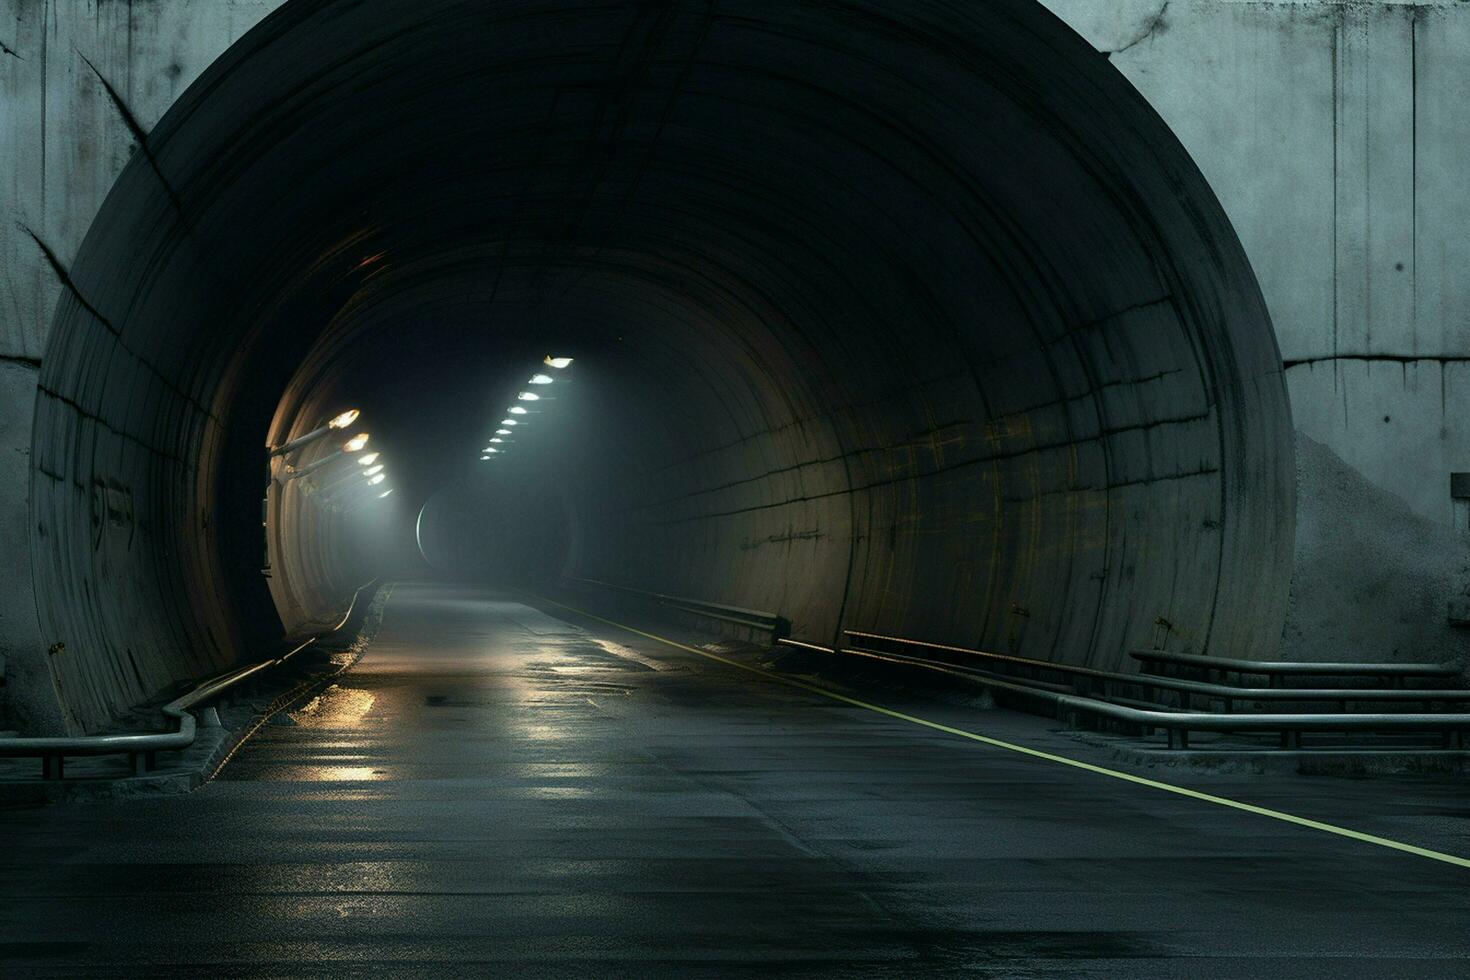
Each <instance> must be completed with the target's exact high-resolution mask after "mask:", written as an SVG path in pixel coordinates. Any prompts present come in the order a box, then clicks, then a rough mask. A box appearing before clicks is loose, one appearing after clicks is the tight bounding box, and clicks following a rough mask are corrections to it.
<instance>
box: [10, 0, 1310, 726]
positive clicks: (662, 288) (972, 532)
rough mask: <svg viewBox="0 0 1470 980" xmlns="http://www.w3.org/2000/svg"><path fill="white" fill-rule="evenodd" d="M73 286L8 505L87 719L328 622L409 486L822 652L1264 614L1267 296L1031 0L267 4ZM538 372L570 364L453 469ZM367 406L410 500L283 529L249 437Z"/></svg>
mask: <svg viewBox="0 0 1470 980" xmlns="http://www.w3.org/2000/svg"><path fill="white" fill-rule="evenodd" d="M921 65H922V68H920V67H917V66H921ZM71 280H72V282H73V284H74V287H75V288H74V290H73V291H72V292H70V293H69V294H68V295H67V296H66V297H65V298H64V299H63V300H62V303H61V305H60V307H59V308H58V312H57V322H56V326H55V329H54V330H53V332H52V335H51V337H52V339H51V342H50V346H49V348H48V351H47V356H46V357H45V359H44V361H43V368H42V377H41V390H42V394H41V396H40V401H39V404H38V410H37V421H36V430H35V442H34V451H33V453H32V463H33V484H32V486H33V513H34V516H35V519H36V520H35V525H36V526H35V531H34V537H33V561H34V564H35V569H36V572H35V574H36V577H37V594H38V596H39V597H40V599H39V601H40V604H41V609H40V614H41V620H42V622H43V624H45V626H46V627H47V628H48V629H49V630H50V631H51V632H53V633H54V635H55V636H56V637H57V638H58V639H61V638H65V643H66V648H67V650H68V651H69V655H68V656H67V657H66V658H53V659H52V661H51V670H52V671H53V675H54V680H55V684H56V688H57V693H56V696H57V697H58V698H59V699H60V700H61V702H62V705H63V709H64V711H65V713H66V717H67V723H68V725H69V726H70V727H73V728H79V729H85V728H92V727H96V726H97V725H99V724H100V723H102V722H103V721H105V720H106V718H107V717H109V716H110V715H111V714H112V713H113V712H115V711H117V710H119V709H120V708H122V707H124V706H126V705H128V704H132V703H135V702H136V701H138V700H140V699H142V698H144V697H147V696H148V695H150V694H152V693H153V692H155V691H157V690H159V689H161V688H162V687H164V686H166V685H167V684H169V683H171V682H172V681H174V680H176V679H178V678H181V677H187V676H198V675H200V674H203V673H206V672H207V671H209V670H210V669H213V668H216V667H221V666H224V665H226V664H228V663H230V662H232V661H234V660H235V659H237V658H239V657H240V656H241V655H242V653H243V652H244V651H246V650H249V649H251V648H253V647H256V646H259V645H260V644H263V643H266V642H271V641H273V640H274V639H275V638H276V637H278V636H279V635H280V633H281V632H282V631H292V630H296V629H300V628H302V626H303V625H304V624H309V623H311V622H313V621H316V620H328V619H330V618H332V615H333V613H334V612H335V611H336V610H339V609H340V607H341V605H342V604H343V602H344V600H345V598H346V597H347V596H348V595H350V593H351V591H352V590H353V589H354V588H355V587H356V586H357V585H358V584H361V582H363V581H365V580H366V579H368V578H371V577H373V576H374V575H379V574H394V573H399V572H401V571H402V570H403V569H404V568H407V567H410V566H409V564H408V563H410V562H412V561H414V560H416V559H415V558H414V554H415V551H416V550H417V549H416V547H415V529H416V526H417V524H418V516H419V514H420V512H421V511H422V512H424V513H429V510H428V509H426V504H427V505H429V506H430V507H433V506H434V501H436V500H437V501H439V505H438V509H439V510H441V511H442V512H443V515H444V516H443V518H442V523H441V525H439V528H438V530H436V531H435V532H434V533H435V534H437V535H439V536H440V537H441V538H444V539H447V538H456V537H457V538H464V537H465V536H466V535H467V534H470V532H473V534H479V535H488V537H487V538H485V539H483V540H484V541H485V543H486V546H487V548H488V547H496V546H495V545H494V542H495V541H499V542H503V545H501V546H499V547H500V551H501V554H502V556H503V557H504V558H505V561H504V562H503V563H502V564H500V565H497V568H498V571H499V573H503V574H510V575H511V576H512V577H514V576H520V577H522V578H524V579H525V580H526V581H530V582H541V581H554V580H555V579H556V578H557V577H558V576H561V575H575V576H580V577H585V578H593V579H599V580H604V581H610V582H614V583H617V584H622V585H628V586H633V587H637V588H644V589H651V590H655V591H663V592H671V593H675V594H682V595H691V596H698V597H703V598H707V599H711V600H716V601H722V602H728V603H732V604H736V605H741V606H749V607H754V608H762V609H771V610H775V611H778V612H780V613H781V614H782V615H783V616H785V617H786V618H787V619H789V620H790V622H791V623H792V628H793V632H794V635H796V636H798V637H806V638H811V639H815V640H817V641H818V642H827V641H830V640H832V639H833V638H834V637H835V636H836V635H837V633H838V631H839V630H840V628H841V627H843V626H847V627H853V628H864V629H871V630H876V631H880V632H888V633H894V634H899V635H906V636H915V637H922V638H931V639H937V640H943V641H947V642H956V643H964V644H967V645H973V646H978V647H981V648H985V649H996V650H1005V651H1013V652H1017V653H1021V654H1023V655H1026V656H1032V657H1040V658H1047V659H1054V660H1060V661H1066V662H1072V663H1092V664H1097V665H1100V666H1104V667H1109V668H1121V667H1123V666H1124V664H1125V652H1126V650H1127V649H1128V647H1129V645H1130V644H1133V645H1137V644H1138V643H1140V642H1141V641H1142V640H1144V639H1146V638H1149V637H1152V636H1154V635H1155V633H1156V631H1158V630H1160V629H1163V630H1165V631H1167V633H1168V634H1169V636H1170V637H1171V649H1183V650H1191V651H1209V650H1216V649H1220V650H1228V651H1229V652H1230V653H1231V654H1232V655H1235V656H1252V655H1259V654H1262V653H1267V652H1269V651H1270V650H1272V649H1273V648H1274V643H1275V641H1276V638H1277V637H1278V636H1279V634H1280V629H1281V622H1282V617H1283V615H1284V603H1285V595H1286V587H1287V581H1288V576H1289V572H1290V552H1289V548H1290V542H1291V539H1292V534H1291V529H1292V522H1293V484H1292V458H1291V441H1290V432H1291V429H1290V418H1289V412H1288V408H1287V402H1286V394H1285V390H1284V386H1283V382H1282V376H1281V361H1280V356H1279V353H1278V351H1277V349H1276V344H1275V339H1274V336H1273V334H1272V331H1271V327H1270V323H1269V320H1268V317H1267V315H1266V312H1265V309H1264V306H1263V304H1262V301H1261V298H1260V295H1259V291H1258V289H1257V286H1256V283H1255V279H1254V276H1253V275H1252V273H1251V270H1250V268H1249V266H1248V264H1247V262H1246V260H1245V257H1244V255H1243V253H1242V251H1241V249H1240V246H1239V244H1238V242H1237V241H1236V239H1235V236H1234V234H1233V232H1232V231H1231V229H1230V227H1229V224H1228V222H1227V221H1226V219H1225V217H1224V215H1223V213H1222V212H1221V210H1220V208H1219V205H1218V203H1217V202H1216V201H1215V199H1214V197H1213V196H1212V194H1211V193H1210V191H1209V189H1208V187H1207V186H1206V184H1205V182H1204V180H1203V179H1202V178H1201V177H1200V175H1199V174H1198V172H1197V170H1196V169H1195V168H1194V166H1193V164H1192V163H1191V162H1190V161H1189V160H1188V158H1187V156H1186V155H1185V153H1184V151H1183V150H1182V148H1180V146H1179V145H1178V143H1177V141H1176V140H1174V138H1173V137H1172V135H1171V134H1169V132H1168V131H1167V128H1166V127H1165V126H1164V124H1163V123H1162V122H1161V121H1160V120H1159V119H1158V118H1157V117H1156V116H1155V115H1154V113H1153V112H1152V110H1150V109H1149V108H1148V107H1147V106H1146V105H1145V103H1144V102H1143V100H1142V99H1141V98H1140V97H1139V96H1138V95H1137V94H1136V93H1135V92H1134V91H1133V90H1132V89H1131V88H1130V87H1129V86H1128V84H1127V83H1126V81H1124V80H1123V79H1122V77H1121V76H1119V75H1118V74H1117V73H1116V72H1115V71H1114V70H1113V69H1112V68H1111V67H1110V66H1109V65H1108V64H1107V62H1106V60H1105V59H1104V58H1102V57H1101V56H1099V55H1098V54H1097V53H1096V52H1095V51H1093V50H1092V49H1091V48H1090V47H1088V46H1087V45H1086V44H1085V43H1084V42H1083V41H1081V39H1079V38H1077V37H1076V36H1075V35H1074V34H1072V32H1071V31H1070V30H1069V29H1068V28H1066V27H1065V26H1064V25H1062V24H1061V23H1060V22H1059V21H1057V20H1055V18H1053V17H1052V16H1051V15H1050V14H1049V13H1048V12H1046V11H1045V10H1044V9H1042V8H1041V7H1040V6H1039V5H1037V4H1035V3H1032V2H1029V0H1024V2H1023V0H1006V2H998V3H991V4H985V5H983V6H981V5H974V7H973V9H954V8H951V7H949V6H944V5H939V4H933V5H930V4H905V5H904V6H903V7H902V8H901V10H895V9H890V8H889V7H888V6H887V5H879V4H866V3H851V4H840V5H830V4H823V5H815V4H812V5H808V4H790V5H782V6H780V7H778V8H773V7H771V6H770V5H765V4H745V3H730V4H722V5H720V6H719V7H718V8H708V7H705V6H703V5H695V4H670V5H666V6H659V7H652V6H647V5H626V6H625V5H611V6H603V7H598V8H596V9H588V8H586V7H585V5H582V4H573V3H556V2H525V3H514V4H511V3H497V4H463V3H457V2H451V0H424V2H416V3H412V4H406V3H405V4H365V5H344V4H332V5H325V4H319V3H313V2H308V0H297V2H294V3H288V4H286V5H285V6H284V7H283V8H281V9H280V10H279V11H278V12H277V13H275V14H273V15H272V16H271V17H269V18H267V19H266V20H265V21H264V22H263V23H262V24H261V25H260V26H259V27H258V28H256V29H255V30H253V31H251V32H250V33H249V34H248V35H247V36H246V37H244V38H243V39H242V40H241V41H240V42H238V43H237V44H236V45H235V46H233V47H232V48H231V49H230V50H229V51H228V52H227V53H226V54H225V55H224V56H223V57H222V58H221V59H220V60H219V62H217V63H216V64H215V65H214V66H213V67H212V68H211V69H210V70H209V71H208V72H206V74H205V75H204V76H203V77H202V78H201V79H200V80H199V81H198V82H197V83H196V84H195V85H194V86H192V87H191V88H190V90H189V91H188V92H187V93H186V94H185V95H184V96H183V97H182V98H181V99H180V101H179V102H178V103H177V104H176V105H175V107H174V108H173V109H172V110H171V111H170V112H169V113H168V114H167V115H166V116H165V118H164V119H163V120H162V121H161V122H160V124H159V125H158V127H157V128H156V129H155V130H154V131H153V133H152V134H150V136H149V138H148V140H147V146H146V148H145V150H144V151H143V152H140V153H139V154H138V155H137V156H136V157H135V159H134V160H133V161H132V163H131V164H130V165H129V167H128V168H127V170H126V171H125V172H124V174H123V176H122V177H121V178H120V180H119V182H118V184H117V186H116V188H115V189H114V191H113V193H112V194H111V195H110V196H109V198H108V201H107V203H106V205H105V206H104V208H103V209H102V211H101V213H100V214H99V216H98V218H97V220H96V222H95V224H94V226H93V228H92V230H91V233H90V234H89V236H88V238H87V240H86V243H85V245H84V247H83V249H82V252H81V254H80V255H79V257H78V259H77V261H76V263H75V265H74V267H73V269H72V271H71ZM547 353H556V354H565V355H569V356H573V357H574V358H575V371H574V373H573V374H571V375H569V376H568V377H567V378H566V379H564V380H565V381H567V382H568V383H565V384H554V385H552V386H550V388H552V389H554V395H555V398H554V400H548V401H547V402H546V403H545V404H542V405H541V406H540V408H541V411H540V412H539V414H536V415H534V416H532V417H531V418H530V420H529V422H528V424H527V425H525V426H524V427H518V432H517V438H516V442H515V445H514V446H513V447H512V450H513V451H511V452H509V453H507V454H505V457H504V458H502V459H497V460H495V461H494V462H484V461H481V460H480V459H479V455H480V449H481V448H482V447H483V446H484V445H485V440H486V439H487V438H488V437H489V436H490V435H491V433H492V432H493V431H494V429H495V428H497V426H498V422H499V420H500V419H501V418H503V417H504V411H505V409H506V408H507V407H508V406H509V405H511V404H513V403H514V398H515V394H516V392H518V391H520V390H522V389H523V386H524V385H525V382H526V380H527V378H528V377H529V376H530V374H532V373H534V372H535V371H536V370H539V369H540V366H541V364H542V358H543V357H544V356H545V355H546V354H547ZM348 406H351V407H358V408H360V409H361V410H362V413H363V415H362V425H363V426H364V427H365V428H367V429H370V430H371V434H372V443H371V445H372V447H373V449H374V450H376V451H379V452H381V453H382V454H383V459H384V460H385V466H386V468H387V472H388V473H389V475H390V479H391V481H392V483H391V485H392V488H393V490H394V493H393V494H392V495H391V496H389V497H386V498H381V502H380V503H374V504H373V505H372V506H371V507H366V508H358V509H354V510H347V509H342V508H333V507H330V506H324V505H323V501H322V500H321V499H317V498H315V497H313V495H311V494H308V493H306V492H304V491H305V488H306V487H307V484H306V483H305V482H301V481H292V483H293V484H294V485H293V486H290V487H284V486H283V487H282V489H281V490H280V492H276V493H273V495H272V497H271V498H269V499H268V502H267V506H266V509H265V523H266V525H267V527H266V528H265V533H264V535H263V534H262V527H261V523H262V522H261V514H262V507H261V496H262V489H263V486H264V484H265V482H266V476H267V473H266V450H265V448H264V445H280V444H282V443H285V442H287V441H288V440H290V439H292V438H294V437H297V436H300V435H302V434H303V433H305V432H308V431H309V430H312V429H314V428H315V427H317V426H318V425H319V424H320V423H321V421H322V420H323V419H326V418H328V417H330V416H332V415H334V414H336V413H338V412H340V411H341V410H342V409H343V408H345V407H348ZM521 429H523V430H524V431H519V430H521ZM551 525H554V526H551ZM496 527H503V528H504V529H505V530H503V531H500V532H496V531H495V530H494V529H495V528H496ZM542 527H545V528H547V530H546V533H544V534H538V533H527V532H528V531H532V530H534V529H537V528H542ZM456 529H464V530H465V534H457V533H456ZM262 537H264V538H265V539H266V541H267V542H268V548H269V552H268V559H267V560H268V563H269V568H270V572H271V577H270V578H269V579H266V578H264V577H263V576H262V575H261V566H262V554H263V551H264V550H265V549H263V547H262V544H263V542H262ZM460 550H461V551H462V552H465V553H473V551H474V550H475V549H473V548H470V549H464V548H461V549H460ZM425 554H427V552H425ZM459 564H460V565H461V566H462V565H463V563H462V562H460V563H459ZM454 571H457V572H459V573H463V574H485V573H486V571H487V569H485V568H472V567H457V568H455V569H454Z"/></svg>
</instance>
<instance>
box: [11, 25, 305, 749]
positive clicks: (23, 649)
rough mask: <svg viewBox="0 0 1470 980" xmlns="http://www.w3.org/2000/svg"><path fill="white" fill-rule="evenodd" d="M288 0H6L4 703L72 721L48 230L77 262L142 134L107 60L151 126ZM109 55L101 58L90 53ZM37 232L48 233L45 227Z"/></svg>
mask: <svg viewBox="0 0 1470 980" xmlns="http://www.w3.org/2000/svg"><path fill="white" fill-rule="evenodd" d="M281 2H282V0H161V2H155V3H136V4H135V3H119V2H110V0H0V45H3V50H0V554H3V555H4V558H3V562H4V564H3V574H0V661H4V662H5V670H6V673H7V676H8V678H9V681H10V683H9V685H8V688H7V689H6V690H4V691H0V711H4V710H6V706H7V705H8V710H9V711H10V712H11V713H13V715H14V717H13V719H12V721H13V722H14V723H18V724H21V725H24V726H25V727H26V728H27V730H30V731H35V732H41V731H59V730H62V729H63V728H65V727H66V725H65V723H64V721H63V719H62V717H61V715H60V714H58V713H57V707H56V700H55V697H54V695H50V696H48V694H47V692H48V691H49V690H51V681H50V679H49V677H48V676H47V674H48V668H47V667H46V663H45V658H46V656H47V654H46V652H45V651H46V648H48V647H49V646H50V645H51V644H52V643H53V642H56V641H57V638H55V637H44V636H41V635H40V633H39V627H38V624H37V621H36V611H35V597H34V594H33V592H32V584H31V571H30V557H29V553H30V546H29V539H30V534H31V522H30V521H29V519H28V517H27V511H28V496H29V495H28V492H27V491H28V488H27V482H28V481H27V480H26V478H25V477H24V475H23V473H24V470H25V469H26V468H28V462H29V456H30V446H31V418H32V412H33V410H34V403H35V394H36V392H35V385H36V377H37V374H38V367H39V363H40V358H41V355H42V352H43V350H44V349H45V345H46V339H47V335H48V332H49V330H50V325H51V313H52V310H53V309H54V308H55V305H56V300H57V297H58V295H59V293H60V286H59V283H58V280H57V276H56V273H55V271H54V270H53V269H52V268H51V267H50V265H49V263H48V262H47V260H46V258H45V257H44V255H43V253H42V250H41V248H40V247H39V245H38V244H37V241H36V239H39V240H40V241H41V242H44V243H45V244H46V245H47V246H48V247H49V248H50V249H51V250H52V251H53V252H54V253H55V254H56V255H57V257H58V258H59V259H60V260H61V261H62V263H63V264H66V265H70V263H71V260H72V258H73V257H74V256H75V255H76V251H77V248H78V247H79V246H80V245H81V242H82V238H83V236H85V235H86V232H87V229H88V228H89V227H90V226H91V223H92V219H93V217H94V216H95V215H96V213H97V209H98V208H99V207H100V206H101V204H102V201H103V199H104V198H105V197H106V196H107V193H108V191H109V190H110V189H111V188H112V184H113V181H114V180H116V179H117V175H118V174H119V173H120V172H121V171H122V168H123V166H124V165H125V164H126V163H127V162H128V160H129V159H130V157H131V155H132V154H133V152H135V150H136V148H137V144H136V142H135V140H134V137H133V134H132V132H131V131H130V129H129V126H128V125H127V123H126V121H125V119H124V117H123V115H122V113H121V112H120V110H119V108H118V107H117V106H116V105H115V104H114V103H113V102H112V100H111V98H110V97H109V96H108V95H107V93H106V90H105V88H104V87H103V85H102V82H101V81H100V79H99V75H98V73H100V75H101V76H102V77H105V78H106V79H107V80H108V82H109V83H110V84H111V85H112V86H113V88H114V89H115V90H116V91H117V93H118V95H119V96H120V97H121V98H122V100H123V102H124V104H125V105H126V106H127V109H128V111H129V112H130V113H131V115H132V116H133V118H134V120H135V121H136V123H137V124H138V125H139V126H141V127H142V129H143V130H145V131H146V130H148V129H150V128H151V127H152V126H153V124H154V123H155V122H157V120H158V119H159V117H161V116H162V115H163V113H164V112H165V111H166V110H167V109H168V107H169V106H170V105H172V104H173V101H174V99H176V98H177V97H178V95H179V94H180V93H181V92H183V91H184V89H185V88H187V87H188V85H189V84H190V83H191V82H192V81H193V80H194V79H195V78H196V77H197V76H198V75H199V73H200V72H202V71H203V70H204V69H205V68H206V67H208V66H209V64H210V63H211V62H212V61H214V59H215V58H217V57H218V56H219V54H220V53H221V52H222V51H224V50H225V48H227V47H228V46H229V45H230V44H231V43H232V42H233V41H235V40H236V39H237V38H238V37H239V36H240V35H241V34H243V33H244V32H245V31H246V30H248V29H249V28H250V27H252V26H254V24H256V23H257V22H258V21H259V20H260V19H261V18H262V17H263V16H264V15H265V14H266V13H268V12H270V11H271V10H272V9H274V8H275V7H277V6H279V5H280V3H281ZM89 61H90V62H91V65H92V66H95V69H96V70H95V71H94V70H93V68H92V67H89V66H88V62H89ZM33 236H34V237H33Z"/></svg>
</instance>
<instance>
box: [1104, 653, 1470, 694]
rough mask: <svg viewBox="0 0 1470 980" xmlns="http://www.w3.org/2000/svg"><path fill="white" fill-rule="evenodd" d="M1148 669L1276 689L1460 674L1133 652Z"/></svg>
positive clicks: (1446, 669)
mask: <svg viewBox="0 0 1470 980" xmlns="http://www.w3.org/2000/svg"><path fill="white" fill-rule="evenodd" d="M1128 655H1129V656H1130V657H1132V658H1133V659H1134V660H1137V661H1138V662H1139V663H1141V664H1144V665H1145V668H1148V667H1156V668H1157V667H1182V668H1186V669H1192V670H1199V671H1204V672H1206V674H1207V675H1208V674H1211V673H1218V674H1220V675H1221V677H1222V678H1223V677H1224V675H1226V674H1255V675H1259V676H1264V677H1266V678H1267V683H1269V684H1271V685H1273V686H1276V685H1278V684H1280V682H1281V681H1282V680H1283V679H1285V678H1287V677H1388V678H1391V679H1393V680H1394V681H1396V682H1397V683H1398V684H1403V683H1404V681H1405V679H1407V678H1410V677H1439V678H1444V679H1450V678H1456V677H1458V676H1459V675H1460V673H1461V670H1460V668H1459V667H1456V666H1455V665H1454V664H1422V663H1421V664H1414V663H1402V664H1396V663H1307V662H1298V661H1282V660H1275V661H1272V660H1236V659H1232V658H1230V657H1205V656H1200V655H1199V654H1192V653H1168V652H1166V651H1164V650H1133V651H1131V652H1130V653H1129V654H1128Z"/></svg>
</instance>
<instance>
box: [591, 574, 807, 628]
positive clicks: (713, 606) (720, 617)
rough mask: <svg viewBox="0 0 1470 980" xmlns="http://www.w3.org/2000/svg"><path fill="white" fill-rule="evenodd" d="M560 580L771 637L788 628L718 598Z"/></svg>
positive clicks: (770, 615)
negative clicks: (706, 599)
mask: <svg viewBox="0 0 1470 980" xmlns="http://www.w3.org/2000/svg"><path fill="white" fill-rule="evenodd" d="M564 581H567V582H574V583H576V584H578V585H591V586H595V587H597V588H600V589H610V590H612V591H614V592H624V593H627V594H629V595H633V596H636V597H638V598H640V599H645V600H647V601H649V602H656V603H658V604H659V605H661V606H667V607H669V608H671V609H677V610H679V611H680V612H686V613H691V614H693V615H695V616H702V617H704V618H706V619H713V620H716V621H718V622H722V623H728V624H730V625H732V626H739V627H743V628H745V629H749V630H754V631H756V632H763V633H770V634H771V639H772V640H773V641H774V640H777V639H780V638H781V637H783V636H785V635H786V634H788V633H789V632H791V624H790V623H789V622H787V620H786V619H784V618H783V617H781V616H779V615H777V614H776V613H772V612H765V611H763V610H760V609H744V608H742V607H740V606H727V605H725V604H723V603H719V602H707V601H705V600H704V599H691V598H689V597H687V596H674V595H665V594H663V593H661V592H649V591H647V590H645V589H635V588H633V587H631V586H627V585H615V584H613V583H612V582H600V581H598V580H597V579H590V578H570V577H569V578H566V579H565V580H564Z"/></svg>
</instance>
